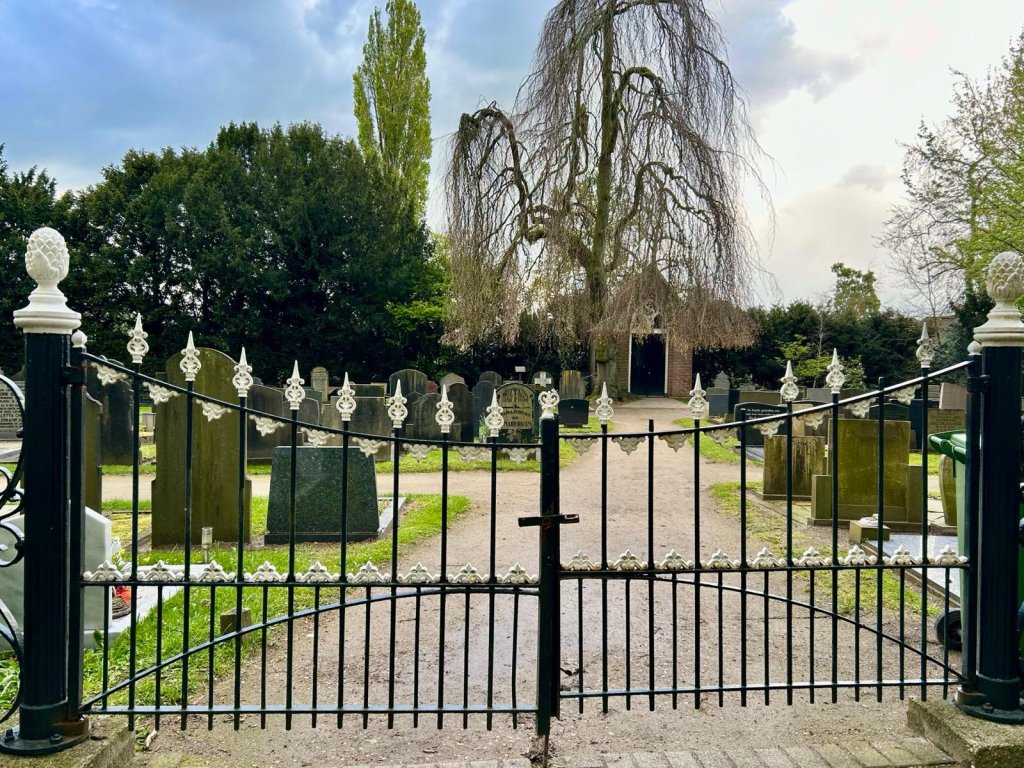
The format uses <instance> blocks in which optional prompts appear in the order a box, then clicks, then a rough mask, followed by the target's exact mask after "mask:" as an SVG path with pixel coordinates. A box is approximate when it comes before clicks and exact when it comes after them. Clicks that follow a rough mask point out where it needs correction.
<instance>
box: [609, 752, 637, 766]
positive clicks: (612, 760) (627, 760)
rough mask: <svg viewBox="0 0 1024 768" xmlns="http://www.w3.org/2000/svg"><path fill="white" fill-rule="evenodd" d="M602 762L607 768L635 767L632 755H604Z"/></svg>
mask: <svg viewBox="0 0 1024 768" xmlns="http://www.w3.org/2000/svg"><path fill="white" fill-rule="evenodd" d="M604 764H605V765H606V766H608V768H636V763H634V762H633V756H632V755H627V754H623V755H605V756H604Z"/></svg>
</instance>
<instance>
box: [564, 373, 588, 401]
mask: <svg viewBox="0 0 1024 768" xmlns="http://www.w3.org/2000/svg"><path fill="white" fill-rule="evenodd" d="M558 396H559V397H560V398H562V399H563V400H579V399H580V398H583V397H586V396H587V384H586V382H585V381H583V374H582V373H580V372H579V371H562V376H561V378H560V379H559V383H558Z"/></svg>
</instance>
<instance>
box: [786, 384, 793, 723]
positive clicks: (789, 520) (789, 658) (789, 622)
mask: <svg viewBox="0 0 1024 768" xmlns="http://www.w3.org/2000/svg"><path fill="white" fill-rule="evenodd" d="M786 427H787V429H786V557H785V560H786V565H788V566H790V567H792V565H793V402H792V401H791V400H787V401H786ZM786 685H787V688H786V703H787V704H792V703H793V571H792V570H787V571H786Z"/></svg>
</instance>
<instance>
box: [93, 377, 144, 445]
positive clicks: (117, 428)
mask: <svg viewBox="0 0 1024 768" xmlns="http://www.w3.org/2000/svg"><path fill="white" fill-rule="evenodd" d="M85 389H86V391H87V392H88V393H89V395H90V396H91V397H93V398H95V399H96V400H98V401H99V403H100V405H102V406H103V414H102V416H101V417H100V418H101V421H100V459H101V463H103V464H131V463H132V450H133V448H134V443H133V441H134V436H133V433H132V415H133V413H134V411H133V408H132V388H131V386H130V385H129V384H128V382H127V381H115V382H114V383H113V384H107V385H104V384H101V383H100V380H99V376H98V375H97V374H96V366H95V364H94V363H90V364H89V366H88V367H87V368H86V375H85ZM139 418H140V420H141V418H142V414H140V415H139ZM148 431H152V430H148Z"/></svg>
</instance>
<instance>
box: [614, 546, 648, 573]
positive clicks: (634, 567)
mask: <svg viewBox="0 0 1024 768" xmlns="http://www.w3.org/2000/svg"><path fill="white" fill-rule="evenodd" d="M646 567H647V563H646V562H644V561H643V560H641V559H640V558H638V557H637V556H636V555H634V554H633V553H632V552H630V551H629V550H628V549H627V550H626V551H625V552H623V553H622V554H621V555H619V559H618V560H616V561H615V562H614V563H612V570H614V571H642V570H643V569H644V568H646Z"/></svg>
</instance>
